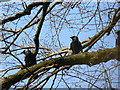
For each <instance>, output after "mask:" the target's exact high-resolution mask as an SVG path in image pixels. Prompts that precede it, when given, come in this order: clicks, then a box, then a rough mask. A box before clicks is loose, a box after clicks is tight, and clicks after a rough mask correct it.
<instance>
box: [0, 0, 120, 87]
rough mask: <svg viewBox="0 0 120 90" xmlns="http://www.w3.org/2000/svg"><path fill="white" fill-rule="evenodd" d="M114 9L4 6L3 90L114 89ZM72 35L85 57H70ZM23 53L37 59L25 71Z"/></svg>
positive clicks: (111, 5) (107, 5)
mask: <svg viewBox="0 0 120 90" xmlns="http://www.w3.org/2000/svg"><path fill="white" fill-rule="evenodd" d="M118 3H119V2H101V1H97V2H82V1H77V2H75V1H73V2H65V1H64V0H61V1H59V2H57V1H53V2H45V1H43V2H40V1H39V2H24V1H23V0H21V2H4V3H3V2H2V3H1V11H2V16H1V21H0V24H1V29H0V30H1V42H2V44H1V48H0V49H1V50H0V52H1V57H2V59H1V61H0V63H1V67H2V69H1V70H0V71H1V72H2V73H1V80H0V81H1V85H2V88H3V89H8V88H10V87H12V88H32V89H34V88H43V87H49V88H58V87H61V86H62V87H67V88H73V87H79V88H81V87H82V88H83V87H87V88H93V87H95V88H99V89H101V88H117V87H118V82H119V81H118V75H119V74H118V67H119V63H118V61H117V60H119V57H118V55H119V46H118V47H115V40H116V38H117V37H118V36H117V35H116V32H117V31H118V24H119V23H118V22H119V18H120V12H119V11H120V7H118ZM73 35H75V36H78V37H79V38H80V41H81V43H82V45H83V52H84V53H79V54H75V55H71V51H70V50H69V45H70V42H71V41H70V37H71V36H73ZM25 49H29V50H31V51H32V53H34V55H36V58H37V64H36V65H33V66H31V67H29V68H26V67H25V65H24V55H23V54H22V53H21V52H23V50H25ZM23 67H24V69H23ZM21 68H22V69H21ZM37 74H38V76H39V77H38V78H37V79H34V77H35V75H37ZM114 82H115V83H114Z"/></svg>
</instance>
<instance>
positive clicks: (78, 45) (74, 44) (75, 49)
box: [70, 36, 82, 54]
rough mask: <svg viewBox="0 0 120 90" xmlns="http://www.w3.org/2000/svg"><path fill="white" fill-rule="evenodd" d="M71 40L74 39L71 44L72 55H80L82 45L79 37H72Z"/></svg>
mask: <svg viewBox="0 0 120 90" xmlns="http://www.w3.org/2000/svg"><path fill="white" fill-rule="evenodd" d="M70 38H71V39H72V42H71V44H70V50H72V54H78V53H79V52H82V45H81V43H80V41H79V39H78V37H77V36H72V37H70Z"/></svg>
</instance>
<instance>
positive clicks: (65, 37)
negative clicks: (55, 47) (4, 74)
mask: <svg viewBox="0 0 120 90" xmlns="http://www.w3.org/2000/svg"><path fill="white" fill-rule="evenodd" d="M109 1H110V0H109ZM112 1H113V0H112ZM71 12H74V10H72V11H71ZM67 18H73V17H71V16H68V17H67ZM23 23H26V22H23ZM48 25H49V22H46V23H44V26H43V30H44V31H42V32H41V37H43V38H45V37H46V36H47V34H46V33H48V32H49V30H48V28H49V27H46V26H48ZM10 26H11V25H10ZM19 26H20V27H21V26H22V24H20V25H19ZM20 27H18V28H20ZM89 28H94V27H92V26H91V27H89ZM28 31H30V29H28ZM68 31H70V32H68ZM76 34H77V33H76V32H73V31H72V30H68V29H66V28H63V30H62V31H61V33H60V40H61V43H63V44H64V46H66V47H68V46H69V45H70V42H71V39H70V37H71V36H72V35H76ZM95 34H96V32H92V31H90V32H86V31H85V30H84V31H83V32H81V33H80V35H79V38H80V40H81V41H83V40H85V39H87V38H89V37H92V36H93V35H95ZM105 42H108V43H109V45H110V46H109V47H111V48H112V47H114V46H115V37H114V34H111V35H110V36H108V37H106V40H105ZM97 44H101V42H97ZM97 44H96V45H95V47H97ZM106 47H108V45H106ZM93 50H94V49H93ZM91 51H92V50H91ZM20 57H21V56H20ZM22 57H23V55H22ZM22 59H23V58H22ZM110 63H111V62H110ZM107 65H109V63H108V64H107ZM107 65H106V66H107ZM1 67H3V68H4V67H5V66H1ZM83 67H87V66H83ZM93 68H94V67H91V69H93ZM87 69H88V68H87ZM15 72H17V71H13V72H12V73H15ZM12 73H11V74H12ZM8 75H10V74H8ZM67 78H68V77H67ZM52 79H53V78H52ZM49 84H50V82H49V83H48V84H47V85H46V87H49V86H48V85H49Z"/></svg>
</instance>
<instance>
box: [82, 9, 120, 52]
mask: <svg viewBox="0 0 120 90" xmlns="http://www.w3.org/2000/svg"><path fill="white" fill-rule="evenodd" d="M118 11H120V8H118V9H117V10H116V12H115V14H114V16H113V19H112V21H111V23H110V24H109V25H108V26H107V27H106V28H105V29H103V30H101V31H100V32H99V33H98V34H96V35H95V36H93V37H91V39H90V41H88V43H86V44H85V45H83V48H85V47H87V46H89V47H88V48H87V49H86V50H85V52H87V51H88V50H89V49H90V48H91V47H92V46H93V45H94V44H95V43H96V42H97V41H98V40H99V39H101V38H102V37H103V36H104V35H105V34H106V33H108V32H110V31H111V30H112V29H113V27H114V26H115V25H116V23H117V22H118V20H119V19H120V12H118Z"/></svg>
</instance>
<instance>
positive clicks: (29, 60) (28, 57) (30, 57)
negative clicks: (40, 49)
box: [23, 49, 37, 67]
mask: <svg viewBox="0 0 120 90" xmlns="http://www.w3.org/2000/svg"><path fill="white" fill-rule="evenodd" d="M23 53H24V54H25V59H24V60H25V66H26V67H30V66H32V65H35V64H37V62H36V56H35V55H34V54H33V53H32V52H31V51H30V50H29V49H26V50H24V51H23Z"/></svg>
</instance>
